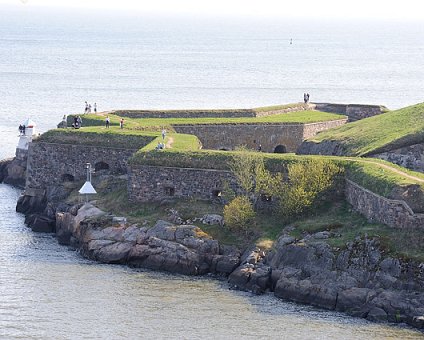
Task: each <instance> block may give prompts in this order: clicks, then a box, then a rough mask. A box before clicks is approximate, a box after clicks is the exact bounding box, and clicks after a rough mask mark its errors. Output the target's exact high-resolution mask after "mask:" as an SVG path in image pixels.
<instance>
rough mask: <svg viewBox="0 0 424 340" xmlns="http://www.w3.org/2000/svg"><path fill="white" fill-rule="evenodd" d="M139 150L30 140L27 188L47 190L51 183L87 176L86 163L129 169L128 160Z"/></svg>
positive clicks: (106, 168)
mask: <svg viewBox="0 0 424 340" xmlns="http://www.w3.org/2000/svg"><path fill="white" fill-rule="evenodd" d="M135 151H137V150H128V149H115V148H108V147H98V146H95V147H94V146H87V145H70V144H53V143H43V142H33V143H30V146H29V150H28V163H27V179H26V188H34V189H44V188H46V187H47V186H49V185H57V184H62V183H63V182H67V181H78V180H83V179H85V178H86V168H85V166H86V163H91V164H92V166H93V168H95V169H96V170H97V171H108V172H110V173H113V174H125V173H126V172H127V162H128V159H129V158H130V157H131V156H132V155H133V154H134V152H135Z"/></svg>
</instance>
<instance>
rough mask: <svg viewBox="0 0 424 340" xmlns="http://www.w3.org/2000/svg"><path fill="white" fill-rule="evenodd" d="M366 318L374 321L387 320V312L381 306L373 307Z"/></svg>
mask: <svg viewBox="0 0 424 340" xmlns="http://www.w3.org/2000/svg"><path fill="white" fill-rule="evenodd" d="M367 320H369V321H374V322H387V313H386V312H385V311H384V310H383V309H381V308H378V307H373V308H371V309H370V311H369V312H368V315H367Z"/></svg>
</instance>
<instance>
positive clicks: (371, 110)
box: [311, 103, 387, 121]
mask: <svg viewBox="0 0 424 340" xmlns="http://www.w3.org/2000/svg"><path fill="white" fill-rule="evenodd" d="M311 105H312V106H315V107H314V108H315V109H316V110H319V111H324V112H331V113H339V114H343V115H346V116H348V117H349V121H355V120H359V119H364V118H368V117H372V116H376V115H379V114H382V113H384V112H385V111H387V108H386V107H384V106H381V105H362V104H332V103H314V104H311Z"/></svg>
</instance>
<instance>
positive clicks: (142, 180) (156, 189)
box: [26, 104, 424, 227]
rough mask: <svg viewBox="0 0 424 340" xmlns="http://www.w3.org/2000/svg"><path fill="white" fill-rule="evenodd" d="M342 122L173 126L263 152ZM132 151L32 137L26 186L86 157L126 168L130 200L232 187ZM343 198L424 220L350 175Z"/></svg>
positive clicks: (369, 209)
mask: <svg viewBox="0 0 424 340" xmlns="http://www.w3.org/2000/svg"><path fill="white" fill-rule="evenodd" d="M333 105H334V104H333ZM345 123H346V119H341V120H336V121H329V122H319V123H311V124H219V125H218V124H217V125H177V126H175V129H176V130H177V132H180V133H188V134H194V135H197V136H198V137H199V139H200V140H201V141H202V143H203V146H204V148H207V149H228V150H230V149H234V147H235V146H236V145H242V144H244V145H247V146H248V147H250V148H252V149H255V148H257V147H258V145H259V144H261V145H262V150H263V151H266V152H274V151H277V152H294V151H296V149H297V147H298V145H300V143H301V142H302V141H303V139H305V138H309V137H311V136H313V135H315V134H316V133H318V132H319V131H322V130H326V129H329V128H332V127H336V126H340V125H342V124H345ZM278 148H280V149H278ZM136 151H137V150H128V149H118V148H110V147H99V146H87V145H69V144H53V143H45V142H37V141H35V142H33V143H31V144H30V147H29V150H28V162H27V179H26V191H27V192H32V191H37V190H38V192H43V190H45V189H46V188H47V187H49V186H52V185H61V184H63V183H64V182H69V181H80V180H84V179H85V178H86V168H85V165H86V163H87V162H90V163H91V164H92V166H93V167H94V168H95V170H96V171H97V172H99V171H102V170H107V171H108V172H109V173H113V174H128V193H129V198H130V199H131V200H132V201H139V202H146V201H161V200H163V199H167V198H169V197H196V198H200V199H214V198H216V197H219V195H220V192H221V191H222V190H223V187H224V183H227V184H228V185H230V186H231V187H233V188H235V189H236V190H237V184H236V181H235V179H234V177H233V176H232V174H231V173H230V172H228V171H220V170H210V169H191V168H190V169H188V168H175V167H174V168H173V167H157V166H147V165H134V166H128V160H129V158H130V157H131V156H132V155H133V154H134V153H135V152H136ZM346 199H347V200H348V201H349V202H350V203H351V204H352V205H353V206H354V208H355V209H356V210H358V211H359V212H361V213H362V214H364V215H365V216H367V218H369V219H372V220H375V221H378V222H381V223H385V224H388V225H391V226H399V227H404V226H411V225H415V226H423V225H424V218H423V217H422V216H421V215H419V214H415V213H414V212H413V211H412V210H411V209H410V208H409V207H408V206H407V205H406V203H405V202H402V201H396V202H394V201H391V200H387V199H385V198H383V197H381V196H378V195H376V194H374V193H371V192H369V191H368V190H366V189H364V188H361V187H359V186H357V185H356V184H354V183H353V182H350V181H348V182H347V185H346ZM411 221H412V222H411Z"/></svg>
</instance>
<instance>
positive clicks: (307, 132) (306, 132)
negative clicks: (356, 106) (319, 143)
mask: <svg viewBox="0 0 424 340" xmlns="http://www.w3.org/2000/svg"><path fill="white" fill-rule="evenodd" d="M346 123H347V118H344V119H339V120H332V121H328V122H319V123H310V124H305V125H304V129H303V139H308V138H311V137H313V136H315V135H316V134H317V133H318V132H321V131H325V130H328V129H333V128H336V127H339V126H342V125H344V124H346Z"/></svg>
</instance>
